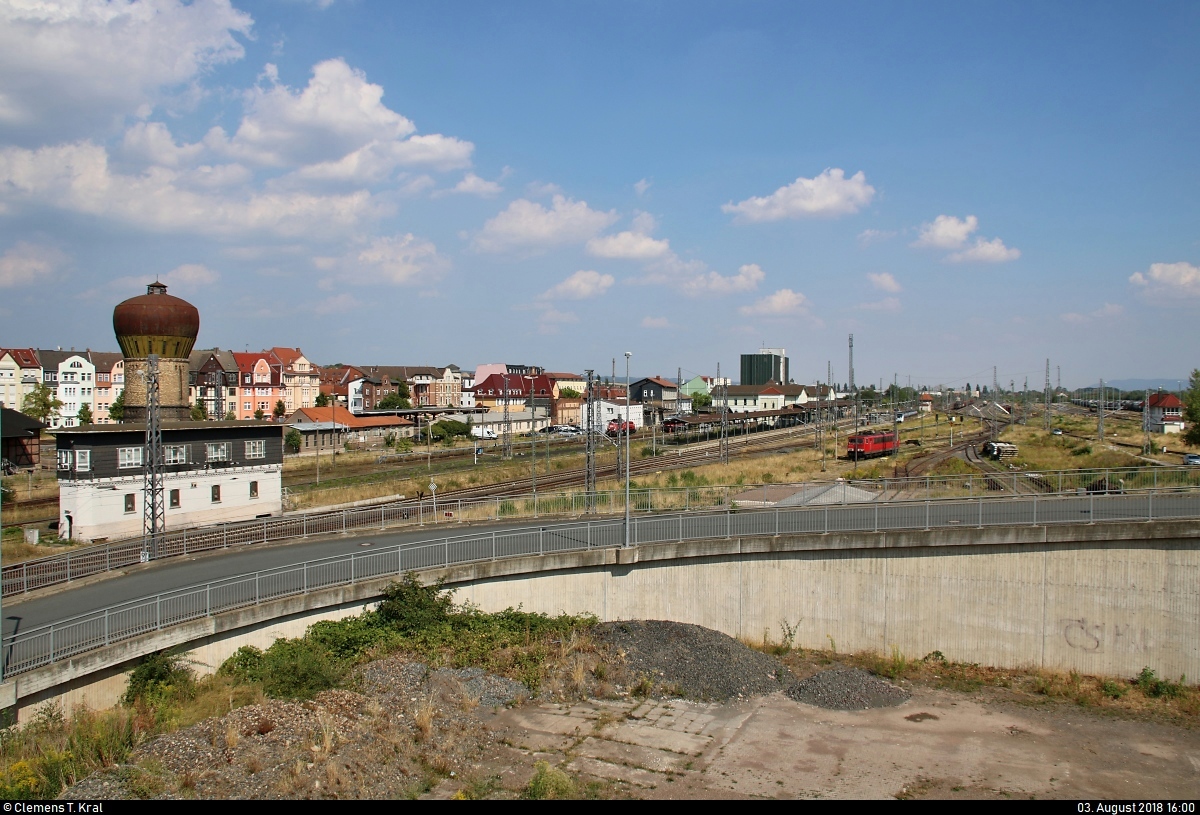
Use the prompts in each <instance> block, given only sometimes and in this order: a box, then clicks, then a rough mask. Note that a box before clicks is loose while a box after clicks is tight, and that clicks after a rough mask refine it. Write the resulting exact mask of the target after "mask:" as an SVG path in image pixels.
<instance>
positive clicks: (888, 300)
mask: <svg viewBox="0 0 1200 815" xmlns="http://www.w3.org/2000/svg"><path fill="white" fill-rule="evenodd" d="M855 308H858V309H861V310H863V311H899V310H900V298H899V297H885V298H883V299H882V300H876V301H875V302H873V303H859V304H858V305H857V306H855Z"/></svg>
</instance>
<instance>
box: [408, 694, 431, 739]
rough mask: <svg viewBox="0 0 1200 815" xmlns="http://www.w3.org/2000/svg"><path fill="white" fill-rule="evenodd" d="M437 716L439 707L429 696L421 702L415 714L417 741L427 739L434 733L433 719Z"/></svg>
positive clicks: (414, 722)
mask: <svg viewBox="0 0 1200 815" xmlns="http://www.w3.org/2000/svg"><path fill="white" fill-rule="evenodd" d="M436 716H437V707H436V706H435V705H434V703H433V699H431V698H427V699H425V700H423V701H422V702H421V705H420V707H418V708H417V712H416V714H414V716H413V724H414V725H416V728H417V741H426V740H427V739H428V738H429V737H430V736H432V735H433V720H434V718H435V717H436Z"/></svg>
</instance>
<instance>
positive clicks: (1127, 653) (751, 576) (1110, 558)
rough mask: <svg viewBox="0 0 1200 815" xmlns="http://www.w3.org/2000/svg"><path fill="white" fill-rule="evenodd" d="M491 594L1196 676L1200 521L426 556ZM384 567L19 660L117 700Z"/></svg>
mask: <svg viewBox="0 0 1200 815" xmlns="http://www.w3.org/2000/svg"><path fill="white" fill-rule="evenodd" d="M423 576H425V577H426V578H427V579H429V580H435V579H437V578H438V577H444V578H446V580H447V582H448V583H449V584H451V585H453V586H455V587H456V588H457V590H458V594H457V599H458V600H459V601H463V600H470V601H471V602H473V603H475V604H476V605H478V606H480V607H481V608H483V609H484V610H489V611H494V610H499V609H503V608H505V607H507V606H516V605H518V604H520V605H523V606H524V608H525V609H526V610H529V611H544V612H546V613H550V614H557V613H559V612H561V611H567V612H571V613H580V612H592V613H594V614H596V615H597V616H599V617H600V618H601V619H602V620H620V619H670V620H676V621H679V622H689V623H696V624H698V625H703V626H707V627H709V628H713V629H716V630H718V631H723V632H725V633H727V634H729V635H731V636H735V637H742V638H745V639H749V640H759V641H761V640H762V639H763V638H764V636H769V637H771V638H772V639H773V640H776V641H778V639H779V638H780V636H781V633H782V629H781V622H783V621H786V622H787V623H788V624H789V625H793V626H795V628H796V631H797V634H796V640H795V644H796V645H798V646H804V647H808V648H828V647H830V645H831V644H832V645H834V646H835V647H836V648H837V650H839V651H857V650H864V649H871V650H876V651H881V652H883V653H890V652H891V651H892V649H897V650H899V651H900V652H902V653H903V654H905V655H906V656H908V657H921V656H924V655H925V654H927V653H929V652H931V651H935V650H938V651H941V652H942V653H943V654H945V656H946V657H947V658H948V659H951V660H955V661H964V662H978V663H980V664H987V665H996V666H1002V667H1021V666H1041V667H1046V668H1052V669H1057V670H1070V669H1075V670H1078V671H1081V672H1086V673H1093V674H1104V675H1115V676H1127V677H1128V676H1134V675H1136V674H1137V673H1138V671H1140V670H1141V669H1142V667H1144V666H1149V667H1151V668H1153V669H1154V670H1155V671H1157V672H1158V673H1159V675H1160V676H1166V677H1170V678H1172V679H1174V678H1176V677H1178V676H1180V675H1181V674H1186V675H1187V676H1189V677H1192V679H1193V681H1194V680H1195V678H1196V677H1198V676H1200V524H1197V523H1195V522H1193V521H1181V522H1153V523H1130V524H1096V525H1078V526H1050V527H1007V528H986V529H953V530H934V531H912V532H904V533H877V534H875V533H866V534H846V535H837V534H830V535H823V536H813V535H798V536H779V537H774V536H763V537H746V538H733V539H718V540H706V541H689V542H681V543H666V544H655V545H645V546H642V547H639V548H637V549H631V550H613V549H609V550H597V551H591V552H568V553H560V554H554V555H546V556H541V557H538V556H533V557H522V558H513V559H510V560H502V561H488V562H481V563H476V564H468V565H463V566H454V567H450V568H448V569H431V570H428V571H426V572H424V573H423ZM386 582H387V581H378V582H377V583H369V584H360V585H357V586H353V587H345V588H341V589H330V590H326V591H323V592H319V593H314V594H310V595H308V596H306V597H303V598H291V599H288V600H283V601H279V602H276V603H270V604H264V605H262V606H258V607H255V608H251V609H246V610H242V611H238V612H231V613H229V614H225V615H221V616H219V617H215V618H211V619H206V620H200V621H196V622H194V623H189V624H187V625H184V626H180V627H178V628H175V629H171V630H170V631H168V632H162V633H159V634H155V635H147V636H146V637H143V638H140V639H137V640H130V641H128V642H124V643H121V644H119V645H116V646H112V647H110V648H106V649H102V650H99V651H96V652H93V653H90V654H87V655H84V656H82V657H80V658H78V659H74V660H70V661H67V662H63V663H57V664H55V665H52V666H48V667H47V668H44V669H40V670H37V671H32V672H30V673H28V674H23V675H21V676H19V677H18V678H17V695H18V697H19V702H18V704H19V709H20V711H22V712H24V713H25V714H26V715H27V714H28V712H29V711H30V710H32V708H34V707H36V706H37V705H38V704H41V703H43V702H46V701H52V700H53V701H57V702H59V703H61V704H63V705H64V706H65V707H70V706H72V705H75V704H87V705H89V706H92V707H103V706H107V705H111V704H114V703H115V702H116V700H117V699H118V698H119V696H120V694H121V693H122V692H123V691H124V688H125V677H126V675H127V673H128V671H129V669H130V668H131V667H132V665H133V664H134V663H135V662H136V660H137V659H138V658H139V657H140V656H142V655H144V654H147V653H151V652H153V651H156V650H160V649H162V648H167V647H176V646H184V647H186V648H187V652H186V653H187V656H188V657H189V658H190V659H192V660H194V661H195V663H196V667H197V669H198V670H199V671H201V672H206V671H210V670H214V669H215V667H216V666H217V665H220V663H221V662H222V661H223V660H224V659H225V658H226V657H228V656H229V655H230V654H232V653H233V652H234V651H235V650H236V649H237V648H239V647H240V646H242V645H257V646H259V647H266V646H268V645H270V643H271V642H273V641H274V640H275V638H276V637H281V636H286V637H295V636H299V635H300V634H302V633H303V632H304V630H305V629H306V628H307V627H308V626H309V625H310V624H312V623H313V622H316V621H317V620H321V619H338V618H341V617H345V616H348V615H351V614H357V613H359V612H360V611H361V610H362V609H363V608H365V607H367V606H368V605H369V604H370V603H371V602H372V601H373V600H374V598H375V597H377V596H378V593H379V591H380V590H381V589H382V588H383V586H384V585H385V584H386Z"/></svg>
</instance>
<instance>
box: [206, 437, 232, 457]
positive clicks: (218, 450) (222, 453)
mask: <svg viewBox="0 0 1200 815" xmlns="http://www.w3.org/2000/svg"><path fill="white" fill-rule="evenodd" d="M232 446H233V445H231V444H230V443H229V442H227V441H218V442H209V443H208V444H205V445H204V452H205V457H206V458H207V459H208V460H209V461H229V460H230V458H231V457H232V449H231V448H232Z"/></svg>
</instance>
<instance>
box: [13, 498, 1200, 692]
mask: <svg viewBox="0 0 1200 815" xmlns="http://www.w3.org/2000/svg"><path fill="white" fill-rule="evenodd" d="M1191 518H1200V492H1188V493H1153V492H1151V493H1144V494H1127V495H1096V494H1091V495H1086V496H1058V497H1052V498H1043V497H1039V496H1031V497H1027V498H1017V499H1013V500H1008V501H991V500H986V499H983V498H977V499H975V500H968V501H932V500H927V501H919V502H897V503H871V504H859V505H835V506H828V505H827V506H822V507H805V508H796V509H766V510H726V511H724V512H691V513H675V514H670V515H658V516H653V517H634V518H633V519H632V520H631V526H632V528H631V529H630V540H631V541H632V543H633V545H643V544H652V543H664V542H676V541H689V540H704V539H713V538H732V537H739V536H747V535H753V536H762V535H823V534H829V533H856V532H862V533H867V532H889V531H904V530H932V529H946V528H977V529H982V528H985V527H995V526H1010V527H1013V526H1044V525H1050V524H1093V523H1104V522H1114V521H1123V522H1130V521H1153V520H1176V519H1191ZM623 541H624V525H623V521H622V520H621V519H608V520H597V521H585V522H575V523H566V524H553V525H546V526H539V527H530V528H523V529H512V530H502V531H480V532H477V533H474V534H467V535H456V536H452V537H445V538H442V539H440V540H436V541H430V542H428V543H420V544H408V545H399V546H392V547H389V548H386V549H379V550H376V551H373V552H369V553H353V554H350V555H341V556H336V557H329V558H324V559H321V560H313V561H307V562H304V563H299V564H294V565H289V566H282V567H279V568H275V569H268V570H265V571H260V572H255V573H253V574H247V575H241V576H237V577H230V578H226V579H223V580H217V581H213V582H211V583H205V584H202V585H197V586H192V587H188V588H182V589H177V590H174V591H170V592H164V593H162V594H157V595H154V596H152V597H145V598H141V599H138V600H132V601H129V602H125V603H121V604H119V605H116V606H112V607H110V608H106V609H102V610H100V611H95V612H91V613H88V614H83V615H80V616H77V617H73V618H71V619H68V620H63V621H60V622H55V623H51V624H48V625H43V626H40V627H38V628H34V629H30V630H29V631H24V632H19V633H17V634H16V635H14V636H10V637H8V638H6V639H5V640H4V649H3V650H4V655H5V668H4V675H5V676H10V675H14V674H19V673H23V672H26V671H29V670H32V669H34V668H38V667H41V666H43V665H48V664H50V663H52V662H55V661H56V660H60V659H65V658H68V657H72V656H76V655H78V654H81V653H84V652H86V651H90V650H93V649H96V648H100V647H103V646H106V645H111V644H113V643H115V642H120V641H123V640H128V639H131V638H133V637H136V636H139V635H141V634H145V633H148V632H151V631H160V630H162V629H164V628H167V627H170V626H174V625H178V624H180V623H185V622H189V621H192V620H197V619H202V618H205V617H209V616H212V615H215V614H221V613H224V612H228V611H233V610H236V609H239V608H248V607H251V606H255V605H258V604H260V603H263V602H266V601H270V600H278V599H281V598H285V597H294V596H299V595H302V594H306V593H308V592H311V591H316V590H319V589H324V588H330V587H333V586H342V585H352V584H355V583H360V582H363V581H367V580H377V579H380V578H384V577H389V576H399V575H402V574H404V573H405V572H409V571H416V570H421V569H428V568H437V567H446V566H451V565H457V564H465V563H474V562H479V561H489V560H501V559H504V558H511V557H519V556H527V555H544V554H548V553H554V552H571V551H586V550H593V549H613V548H619V547H621V545H622V543H623Z"/></svg>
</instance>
